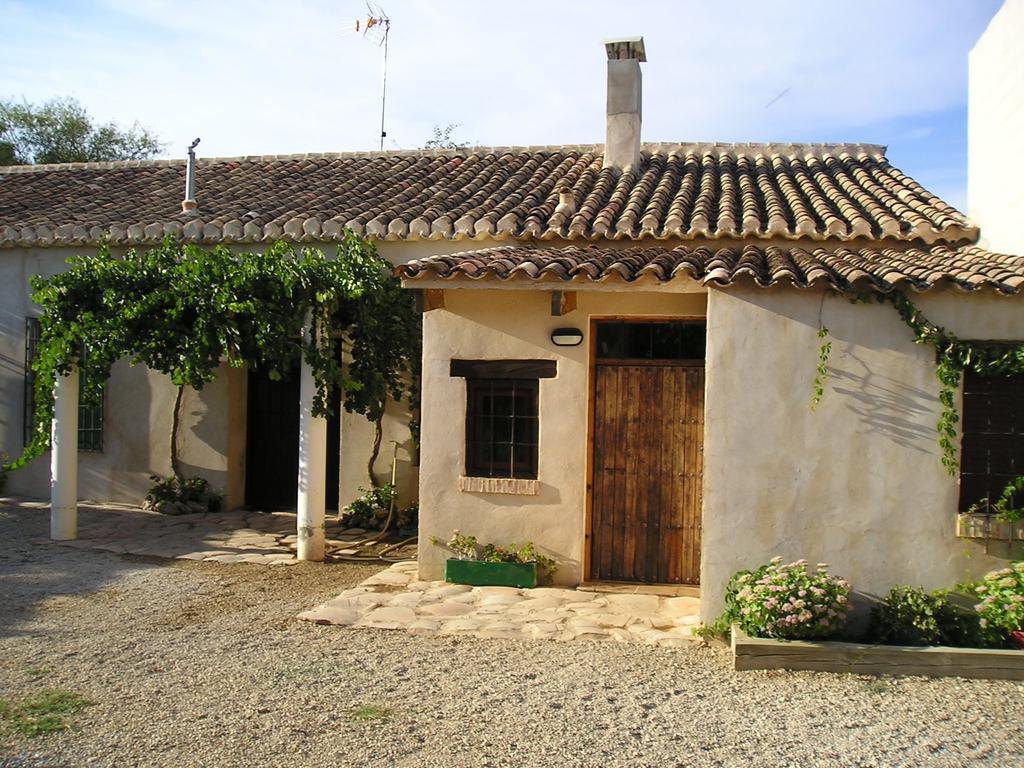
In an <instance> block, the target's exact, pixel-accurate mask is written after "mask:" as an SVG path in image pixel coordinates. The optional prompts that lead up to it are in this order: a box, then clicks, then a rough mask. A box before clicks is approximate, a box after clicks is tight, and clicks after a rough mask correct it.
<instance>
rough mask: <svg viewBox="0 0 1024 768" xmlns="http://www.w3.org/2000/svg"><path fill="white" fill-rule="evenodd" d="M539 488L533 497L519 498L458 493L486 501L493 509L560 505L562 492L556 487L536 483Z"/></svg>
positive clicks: (497, 494) (492, 494)
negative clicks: (525, 505) (524, 505)
mask: <svg viewBox="0 0 1024 768" xmlns="http://www.w3.org/2000/svg"><path fill="white" fill-rule="evenodd" d="M538 485H539V488H538V490H537V494H536V495H535V496H521V495H519V494H515V493H476V492H474V491H460V492H459V493H462V494H464V495H466V496H471V497H472V496H476V497H479V498H481V499H486V501H487V503H488V504H490V505H491V506H493V507H510V508H513V509H516V508H519V507H522V506H523V503H524V501H525V503H527V504H529V505H530V506H540V505H544V506H550V505H555V504H561V503H562V492H561V491H560V490H559V488H558V486H557V485H552V484H551V483H538Z"/></svg>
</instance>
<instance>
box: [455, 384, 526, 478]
mask: <svg viewBox="0 0 1024 768" xmlns="http://www.w3.org/2000/svg"><path fill="white" fill-rule="evenodd" d="M466 394H467V405H466V474H467V475H469V476H471V477H513V478H532V479H535V478H536V477H537V379H467V380H466Z"/></svg>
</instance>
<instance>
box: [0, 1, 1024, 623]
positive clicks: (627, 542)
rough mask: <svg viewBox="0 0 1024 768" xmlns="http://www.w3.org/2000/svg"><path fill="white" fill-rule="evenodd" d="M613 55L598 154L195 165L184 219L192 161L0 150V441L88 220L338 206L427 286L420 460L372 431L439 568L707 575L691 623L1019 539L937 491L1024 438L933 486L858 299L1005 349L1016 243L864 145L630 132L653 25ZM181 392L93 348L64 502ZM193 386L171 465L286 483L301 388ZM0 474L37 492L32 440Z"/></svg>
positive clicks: (127, 474)
mask: <svg viewBox="0 0 1024 768" xmlns="http://www.w3.org/2000/svg"><path fill="white" fill-rule="evenodd" d="M1020 8H1021V5H1020V3H1010V4H1008V5H1007V7H1006V8H1004V9H1003V10H1002V11H1001V12H1000V15H999V17H997V19H996V20H995V21H994V22H993V29H991V30H990V31H989V34H994V32H995V31H996V28H997V27H999V28H1006V27H1012V25H1013V24H1014V23H1015V22H1016V23H1018V24H1019V19H1020ZM1013 14H1016V16H1013ZM1007 19H1009V20H1008V21H1007ZM987 36H988V35H987ZM983 42H984V41H983ZM979 47H980V46H979ZM1009 50H1011V49H1008V48H1006V47H1005V46H1004V47H1003V48H1001V49H999V50H998V51H996V52H995V53H993V54H992V55H991V56H989V57H988V58H983V57H977V58H972V89H973V87H974V82H975V80H976V79H978V80H985V81H986V82H991V81H994V80H997V79H999V77H998V76H997V74H996V73H997V72H999V71H1001V69H1000V68H1005V67H1006V66H1007V62H1006V61H1003V60H1002V57H1006V56H1010V54H1009V52H1008V51H1009ZM606 52H607V56H608V99H607V102H608V112H607V116H606V128H607V135H606V141H605V143H604V145H597V146H557V147H519V148H516V147H504V148H502V147H495V148H470V149H465V150H437V151H423V152H386V153H366V154H328V155H308V156H270V157H248V158H221V159H205V160H200V161H199V162H198V164H197V166H196V168H195V176H196V182H195V203H196V205H195V207H194V208H191V207H190V206H185V208H188V210H183V206H182V204H181V203H182V193H181V190H182V185H183V183H184V177H185V170H186V169H185V163H184V162H182V161H163V160H161V161H133V162H122V163H103V164H83V165H69V166H49V167H46V166H41V167H26V168H4V169H0V307H2V318H0V319H2V322H0V332H2V334H0V355H2V356H3V359H4V360H5V365H4V366H2V367H0V391H3V392H4V397H3V400H2V403H0V408H2V410H0V450H3V451H6V452H7V453H9V454H16V453H17V452H18V451H19V450H20V445H21V440H22V431H23V428H24V422H25V419H24V416H23V412H24V402H23V400H24V398H23V396H22V393H23V392H24V391H25V386H24V379H25V373H24V361H25V359H26V358H28V357H30V354H31V327H32V324H31V316H32V313H33V308H32V306H31V305H30V302H29V300H28V296H27V293H26V290H25V286H26V283H27V279H28V276H29V275H31V274H47V273H52V272H54V271H56V270H59V269H61V268H62V264H63V262H64V260H65V258H66V257H67V256H69V255H73V254H76V253H81V252H88V251H89V250H91V249H92V248H93V247H94V246H95V244H96V243H97V242H98V241H99V239H100V238H101V237H103V236H104V235H105V234H106V236H107V237H108V238H109V240H110V242H111V243H112V244H113V247H114V249H115V252H117V251H121V252H123V251H124V250H125V249H127V248H130V247H143V246H145V245H147V244H152V243H156V242H158V241H159V240H160V239H161V238H162V237H164V236H165V235H168V234H172V235H175V236H177V237H179V238H181V239H182V240H184V241H187V242H194V243H200V244H212V243H226V244H229V245H231V246H232V247H236V248H239V249H255V248H262V247H265V245H266V244H268V243H271V242H274V241H276V240H279V239H284V240H287V241H290V242H293V243H296V244H304V245H314V246H319V247H322V248H324V249H330V248H331V247H332V244H333V243H334V242H336V241H337V240H338V239H340V238H341V237H342V233H343V230H344V229H345V228H349V229H351V230H353V231H354V232H355V233H356V234H358V235H360V236H364V237H367V238H370V239H372V240H373V241H374V242H375V243H376V244H377V247H378V249H379V251H380V252H381V253H382V254H383V255H384V256H385V257H386V258H387V259H388V260H390V261H391V262H392V263H393V264H395V265H396V268H397V270H396V271H397V274H398V275H400V277H401V278H402V280H403V282H404V284H405V285H406V286H408V287H409V288H411V289H417V290H421V291H422V293H423V308H424V314H423V328H424V330H423V340H424V351H423V374H422V393H423V404H422V447H421V451H420V455H419V466H418V467H417V466H415V463H416V459H415V452H414V451H413V450H412V446H411V440H410V436H409V432H408V426H407V424H408V414H407V413H406V411H405V409H404V407H403V406H402V405H400V404H397V403H395V404H391V407H390V408H389V412H388V419H387V421H386V425H385V432H386V433H385V441H392V440H393V441H395V442H397V443H398V444H399V446H400V450H399V461H400V466H399V477H400V483H399V485H400V488H401V490H402V492H403V493H404V494H406V497H409V496H411V495H412V494H413V493H414V489H415V488H416V487H417V486H418V488H419V499H420V509H421V523H420V525H421V530H420V533H421V542H423V545H422V546H421V548H420V573H421V576H422V577H424V578H438V577H439V576H440V574H441V568H442V562H443V558H444V555H445V553H444V551H443V550H442V549H440V548H439V547H432V546H430V545H429V544H427V542H428V541H429V539H430V537H432V536H437V537H440V538H446V537H447V536H448V535H449V534H450V533H451V531H452V529H454V528H459V529H461V530H462V531H463V532H464V533H472V534H475V535H477V536H478V537H479V538H480V539H481V540H484V541H495V542H499V543H501V542H510V541H519V542H522V541H524V540H532V541H534V542H536V543H537V544H538V545H539V546H540V547H541V548H542V549H543V550H545V551H546V552H547V553H548V554H551V555H553V556H554V557H556V558H557V560H558V561H559V564H560V571H559V573H558V580H559V582H560V583H563V584H575V583H579V582H581V581H628V582H651V583H656V584H664V583H669V584H677V585H691V586H697V585H700V586H701V593H702V611H703V613H704V615H706V616H710V615H713V614H714V613H716V612H717V611H718V609H719V607H720V605H721V592H722V588H723V587H724V584H725V582H726V580H727V579H728V578H729V576H730V575H731V574H732V573H733V572H734V571H735V570H736V569H738V568H741V567H746V566H751V565H754V564H757V563H759V562H763V561H765V560H767V559H768V558H769V557H771V556H772V555H775V554H781V555H783V556H786V557H794V558H795V557H806V558H808V559H811V560H812V561H816V560H822V561H827V562H829V563H831V564H832V566H833V568H834V570H836V571H838V572H840V573H842V574H844V575H845V576H847V577H848V578H850V579H851V580H852V581H853V582H854V584H855V586H856V587H857V588H859V589H864V590H867V591H875V592H879V591H883V590H885V589H888V587H889V586H891V585H892V584H895V583H915V584H923V585H924V586H928V587H932V586H946V585H950V584H952V583H954V582H955V581H957V580H958V579H960V578H962V577H963V576H964V575H966V573H967V572H969V571H970V572H977V571H982V570H984V569H986V568H988V567H989V566H990V565H991V564H993V563H995V562H999V558H1000V557H1005V556H1006V555H1007V554H1008V552H1009V551H1010V549H1011V548H1010V547H1007V546H1005V545H1001V544H999V543H992V545H991V546H990V547H989V548H988V549H987V550H985V549H983V547H982V545H979V544H977V542H974V541H969V540H964V539H960V538H958V537H957V512H958V510H960V509H962V508H963V505H964V503H966V502H967V501H969V500H970V494H969V493H967V491H962V488H966V489H968V490H971V489H973V490H971V492H972V493H973V491H974V490H978V489H987V488H989V487H990V486H993V484H994V483H995V482H996V481H997V480H998V479H999V478H1001V477H1003V476H1004V475H1005V474H1006V472H1008V471H1014V472H1016V471H1018V469H1017V468H1019V467H1020V462H1021V461H1022V459H1024V456H1022V454H1021V453H1020V451H1021V447H1020V446H1021V445H1022V443H1021V442H1018V443H1017V444H1016V445H1017V447H1016V448H1015V449H1013V450H1012V451H1011V453H1012V456H1011V457H1010V460H1009V463H1008V464H1006V465H1000V466H999V467H997V468H995V469H994V470H993V471H992V472H988V469H987V467H988V464H987V463H986V462H987V461H988V456H989V454H988V453H985V457H984V460H983V461H981V464H984V465H985V466H984V467H983V471H978V469H977V467H978V464H979V462H978V461H975V460H974V459H976V458H977V457H974V456H973V455H972V456H968V450H967V447H968V446H967V444H966V442H965V450H964V453H965V457H964V458H965V461H964V467H965V468H966V467H968V466H970V467H973V469H972V470H971V472H972V474H971V477H970V478H969V481H968V482H966V483H963V484H962V483H961V482H960V478H959V477H951V476H949V475H948V474H947V473H946V470H945V468H944V467H943V465H942V463H941V461H940V458H941V452H940V449H939V446H938V444H937V442H936V433H935V425H936V422H937V421H938V419H939V415H940V408H941V406H940V402H939V399H938V384H937V382H936V378H935V355H934V352H933V351H932V350H931V349H929V348H927V347H925V346H922V345H919V344H915V343H914V339H913V335H912V333H911V332H910V331H909V329H908V328H907V327H906V325H905V324H904V323H903V322H902V321H901V319H900V318H899V316H898V315H897V313H896V312H895V311H894V310H893V308H892V307H890V306H888V305H875V304H872V305H865V304H854V303H851V302H850V301H849V298H850V297H853V296H859V295H862V294H872V293H879V292H881V293H887V292H892V291H901V292H907V293H908V295H910V296H911V297H912V298H913V301H914V302H915V303H916V304H917V305H918V306H919V307H920V308H921V310H922V311H923V312H924V313H925V314H926V315H927V316H928V317H929V318H931V319H933V320H934V321H935V322H938V323H941V324H943V325H945V326H947V327H949V328H950V329H951V330H953V331H955V332H956V333H957V334H958V335H959V336H961V337H962V338H965V339H1002V340H1021V339H1022V337H1024V322H1022V321H1024V312H1022V308H1024V305H1022V304H1021V301H1020V298H1019V293H1020V288H1021V286H1022V285H1024V257H1020V256H1013V255H1006V254H1005V253H1002V252H1001V251H1002V250H1010V246H1002V245H1000V244H999V243H998V242H997V241H995V240H992V241H991V242H989V241H987V240H986V239H985V233H986V232H987V229H985V228H983V229H982V230H979V227H978V225H977V222H976V221H972V220H969V219H968V218H966V217H965V216H964V215H962V214H961V213H959V212H958V211H956V210H955V209H953V208H952V207H950V206H949V205H947V204H946V203H944V202H942V201H941V200H939V199H938V198H936V197H935V196H934V195H932V194H931V193H929V192H928V191H927V190H925V189H923V188H922V187H921V186H920V185H919V184H917V183H916V182H915V181H913V180H912V179H910V178H908V177H907V176H905V175H904V174H903V173H901V172H900V171H899V170H898V169H896V168H895V167H893V166H892V165H891V164H890V163H889V162H888V160H887V159H886V157H885V150H884V148H883V147H880V146H874V145H862V144H831V145H824V144H736V145H726V144H644V143H642V142H641V136H640V130H641V114H642V104H641V96H642V89H641V63H642V62H643V61H645V59H646V51H645V49H644V44H643V40H642V39H640V38H635V39H624V40H617V41H610V42H608V43H606ZM1017 82H1018V83H1019V82H1020V81H1019V80H1018V81H1017ZM1007 87H1010V88H1011V89H1012V88H1014V87H1015V88H1018V89H1020V88H1021V86H1019V85H1012V84H1011V86H1007ZM1022 95H1024V91H1020V90H1018V91H1014V93H1013V98H1015V99H1017V103H1021V96H1022ZM988 119H989V118H988V114H987V113H986V114H981V115H976V114H974V113H973V112H972V131H974V130H975V129H976V127H977V126H979V125H983V124H984V125H986V129H985V130H986V131H988V133H987V138H986V141H996V142H1001V144H1000V145H1001V146H1012V145H1011V144H1010V134H1009V133H1006V134H1004V135H1002V136H1001V135H1000V134H999V131H1000V130H1001V129H1000V128H999V126H995V125H990V124H987V123H986V121H987V120H988ZM981 162H983V163H986V164H987V166H986V167H985V168H982V169H978V168H975V167H973V166H972V175H973V174H975V173H982V174H985V173H987V174H989V176H990V178H1003V177H1005V174H1006V171H1005V170H1002V169H1005V168H1006V167H1007V166H1008V165H1010V164H1012V163H1018V164H1019V163H1020V162H1021V161H1019V160H1018V159H1017V158H1016V155H1015V154H1014V153H1005V152H1001V153H998V154H991V155H988V156H986V157H985V158H984V159H983V160H982V161H981ZM1016 214H1017V215H1019V214H1020V211H1019V210H1017V211H1016ZM997 215H998V216H1002V217H1005V216H1006V215H1007V214H1006V212H1005V211H1001V212H999V213H998V214H997ZM981 221H982V224H983V227H986V228H987V226H988V224H987V223H986V219H985V217H982V219H981ZM1013 249H1016V250H1017V251H1018V252H1019V251H1020V250H1022V249H1021V248H1020V246H1019V245H1014V246H1013ZM821 328H827V329H828V334H827V337H828V338H829V339H831V340H832V351H831V355H830V356H829V357H828V358H827V360H826V361H825V363H824V364H825V371H826V374H827V375H826V376H824V377H823V378H822V377H819V376H817V367H818V365H819V363H820V362H821V357H820V354H821V344H822V338H820V337H819V330H820V329H821ZM816 382H817V383H819V384H821V386H822V389H823V392H822V396H821V399H820V402H819V403H818V404H817V406H816V407H815V408H813V409H812V408H811V407H810V404H811V400H812V395H813V393H814V389H815V386H816ZM173 395H174V390H173V387H172V386H171V385H170V383H169V382H168V381H167V380H166V379H165V377H163V376H161V375H159V374H156V373H153V372H151V371H147V370H144V369H140V368H134V369H133V368H129V367H128V366H127V365H119V366H117V367H116V368H115V370H114V371H113V373H112V376H111V379H110V381H109V382H108V385H107V395H106V400H105V409H104V412H103V413H102V414H88V415H87V416H83V418H82V419H80V422H79V441H80V442H79V445H80V448H81V449H82V451H81V452H80V454H79V465H80V472H79V484H78V495H79V496H80V497H81V498H94V499H111V500H124V501H137V500H138V498H139V497H140V496H141V495H142V494H143V493H144V492H145V489H146V487H148V475H149V474H150V473H151V472H158V473H162V474H167V473H168V472H169V466H168V459H167V458H166V456H167V450H166V448H165V443H166V440H167V435H168V433H169V421H170V406H171V403H172V400H173ZM188 397H189V401H188V410H187V418H186V420H185V421H184V424H183V426H184V430H183V432H184V433H185V435H184V438H183V445H182V449H181V454H182V460H183V462H184V463H185V464H186V466H187V467H188V470H189V472H190V473H192V474H196V475H200V476H204V477H207V478H208V479H210V480H211V482H213V483H214V485H216V486H218V487H222V488H224V489H225V490H226V494H227V500H228V504H229V505H231V506H234V505H238V504H242V503H249V504H254V505H275V504H276V505H288V502H289V501H290V499H294V498H295V493H296V488H295V485H296V484H295V480H294V478H295V476H296V473H295V466H296V460H295V456H296V455H297V450H298V449H297V444H298V437H297V433H298V431H299V430H300V429H301V428H302V427H301V426H300V425H299V420H298V398H299V395H298V392H297V391H296V388H294V387H292V388H291V389H287V387H286V386H285V385H272V384H271V383H269V382H267V381H266V380H264V379H263V378H262V377H261V376H260V374H259V372H258V371H240V370H231V369H227V368H225V369H224V370H223V371H222V374H221V375H220V376H219V377H218V379H217V381H215V382H214V383H213V384H211V385H209V386H208V387H206V388H204V389H203V390H202V391H201V392H195V393H189V396H188ZM959 398H960V395H958V400H959ZM979 402H980V401H979ZM1014 402H1015V404H1007V403H1004V402H1000V403H995V404H990V403H988V401H986V402H985V403H982V404H981V406H980V407H984V408H988V407H992V408H1008V407H1011V405H1012V407H1013V408H1017V409H1019V408H1021V405H1020V401H1019V400H1017V401H1014ZM976 404H977V403H976ZM1018 412H1019V411H1018ZM972 413H973V411H972ZM971 418H972V419H974V421H972V422H971V423H972V424H973V423H977V418H976V417H975V416H972V417H971ZM983 418H984V416H983ZM99 422H101V423H102V430H101V434H100V436H99V437H97V436H96V435H95V434H94V433H95V431H96V424H97V423H99ZM1018 423H1024V413H1022V414H1021V419H1020V421H1019V422H1018ZM83 424H84V425H85V426H83ZM970 426H971V425H970V424H967V423H966V422H965V429H968V428H970ZM90 428H91V429H92V431H93V434H92V436H91V437H87V434H88V433H89V429H90ZM371 431H372V427H371V425H369V424H368V423H367V422H366V421H365V419H363V418H362V417H356V416H351V415H348V414H342V415H341V416H340V417H339V419H338V420H337V423H336V424H335V425H334V426H333V427H332V430H331V434H330V436H329V438H328V440H329V445H330V446H331V448H330V450H329V451H328V452H327V457H328V462H332V461H333V462H334V463H335V464H334V466H329V467H328V468H327V475H328V478H329V479H328V481H327V482H328V491H330V489H331V488H337V497H338V502H339V503H341V504H344V503H345V502H346V501H347V500H348V499H350V498H352V497H353V496H354V495H355V494H356V492H357V489H358V487H359V486H360V485H365V484H366V482H367V477H366V470H365V463H366V458H365V457H366V456H367V455H368V452H369V444H370V441H371ZM385 444H386V443H385ZM97 447H98V448H100V449H101V450H90V449H93V448H97ZM982 450H983V451H988V450H989V449H988V448H987V447H984V446H982ZM387 454H388V452H387V451H385V452H382V456H381V459H380V461H379V462H378V465H377V467H376V469H377V471H378V472H379V473H380V474H384V472H386V471H387V466H388V463H389V460H390V456H389V455H387ZM968 459H970V460H971V461H970V462H968ZM966 471H967V470H966V469H965V472H966ZM275 473H276V474H275ZM268 479H269V482H263V481H267V480H268ZM9 482H10V484H9V490H10V491H11V492H14V493H18V494H23V495H29V496H45V495H46V489H47V488H48V487H49V477H48V472H47V467H46V464H45V460H43V459H41V460H39V461H37V462H36V463H35V464H34V465H32V466H30V467H28V468H27V469H26V470H21V471H19V472H18V473H16V474H14V475H12V476H11V478H10V481H9ZM333 502H334V499H328V501H327V504H328V506H330V505H331V504H332V503H333ZM293 503H294V502H293Z"/></svg>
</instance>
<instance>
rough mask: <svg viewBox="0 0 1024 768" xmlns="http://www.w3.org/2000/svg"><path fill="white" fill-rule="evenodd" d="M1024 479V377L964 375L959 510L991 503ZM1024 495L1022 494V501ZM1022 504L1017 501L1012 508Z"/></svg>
mask: <svg viewBox="0 0 1024 768" xmlns="http://www.w3.org/2000/svg"><path fill="white" fill-rule="evenodd" d="M1020 475H1024V375H1021V374H1014V375H1012V376H983V375H981V374H979V373H975V372H974V371H971V370H967V371H965V373H964V406H963V439H962V442H961V455H960V509H961V510H966V509H968V508H969V507H970V506H971V505H972V504H976V503H977V502H979V501H981V500H982V499H985V498H988V499H989V500H991V501H993V502H994V501H996V499H998V498H999V497H1000V495H1001V494H1002V492H1003V489H1004V488H1006V485H1007V484H1008V483H1009V482H1010V481H1011V480H1013V479H1014V478H1016V477H1019V476H1020ZM1020 495H1021V494H1018V497H1019V496H1020ZM1021 504H1024V498H1016V499H1014V503H1013V506H1015V507H1016V506H1020V505H1021Z"/></svg>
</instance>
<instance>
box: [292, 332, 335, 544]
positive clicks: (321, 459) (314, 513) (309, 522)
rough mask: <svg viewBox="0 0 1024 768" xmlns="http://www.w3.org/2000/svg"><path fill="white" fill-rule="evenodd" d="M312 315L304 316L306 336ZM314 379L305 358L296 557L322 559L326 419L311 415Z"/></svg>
mask: <svg viewBox="0 0 1024 768" xmlns="http://www.w3.org/2000/svg"><path fill="white" fill-rule="evenodd" d="M311 326H312V316H311V315H307V316H306V334H307V338H308V335H309V334H310V333H312V332H313V331H312V327H311ZM315 393H316V382H315V381H314V380H313V369H312V368H311V367H310V365H309V363H307V362H306V360H305V359H303V360H302V370H301V374H300V379H299V495H298V500H297V503H296V508H297V511H298V537H299V542H298V557H299V560H317V561H319V560H323V559H324V504H325V491H326V488H327V419H325V418H323V417H322V416H314V415H313V396H314V395H315Z"/></svg>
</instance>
